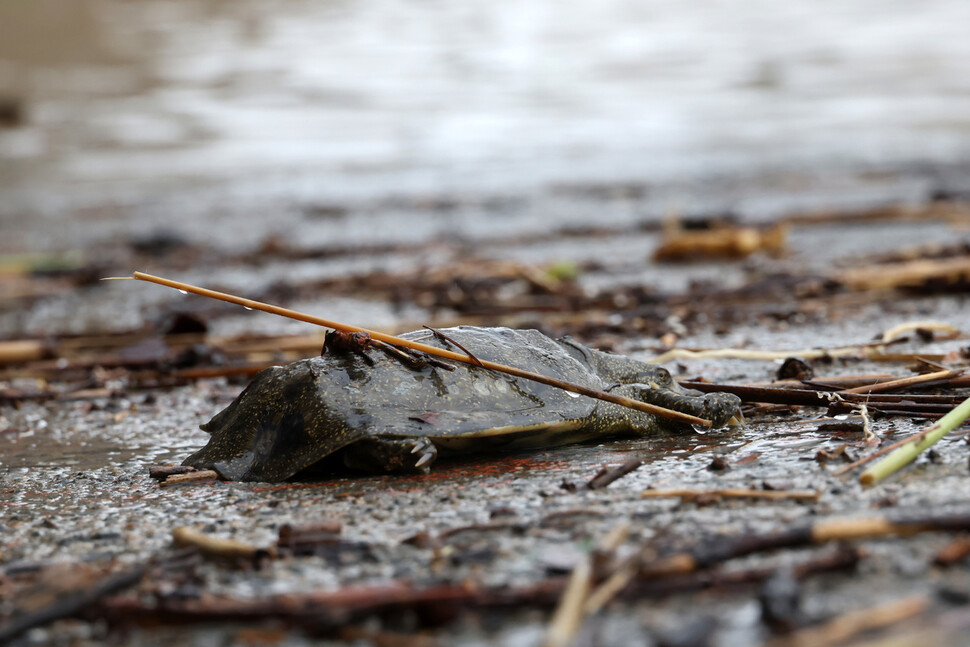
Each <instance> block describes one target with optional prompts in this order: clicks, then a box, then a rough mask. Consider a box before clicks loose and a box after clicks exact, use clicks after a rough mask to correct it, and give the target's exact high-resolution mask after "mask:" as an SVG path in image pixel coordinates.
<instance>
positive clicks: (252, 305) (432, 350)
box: [110, 272, 711, 427]
mask: <svg viewBox="0 0 970 647" xmlns="http://www.w3.org/2000/svg"><path fill="white" fill-rule="evenodd" d="M110 278H112V279H137V280H139V281H148V282H149V283H156V284H158V285H164V286H166V287H170V288H174V289H176V290H179V291H181V292H183V293H188V292H191V293H193V294H198V295H200V296H204V297H209V298H210V299H217V300H219V301H226V302H228V303H235V304H236V305H241V306H243V307H244V308H249V309H250V310H262V311H263V312H269V313H271V314H275V315H279V316H281V317H288V318H290V319H296V320H297V321H305V322H306V323H312V324H316V325H318V326H324V327H325V328H332V329H334V330H342V331H344V332H352V333H353V332H362V333H367V334H368V335H370V336H371V337H372V338H374V339H377V340H378V341H382V342H384V343H386V344H394V345H395V346H404V347H406V348H412V349H414V350H419V351H422V352H424V353H427V354H429V355H436V356H438V357H444V358H445V359H451V360H454V361H457V362H462V363H464V364H470V365H472V366H479V367H481V368H487V369H491V370H493V371H499V372H500V373H507V374H509V375H514V376H515V377H521V378H523V379H526V380H532V381H533V382H539V383H541V384H546V385H548V386H553V387H556V388H560V389H563V390H566V391H570V392H572V393H578V394H580V395H585V396H588V397H591V398H596V399H598V400H605V401H606V402H612V403H613V404H618V405H620V406H623V407H628V408H630V409H636V410H637V411H642V412H644V413H649V414H652V415H655V416H660V417H662V418H667V419H670V420H677V421H680V422H685V423H687V424H692V425H701V426H703V427H710V426H711V421H710V420H705V419H703V418H698V417H696V416H692V415H689V414H686V413H681V412H680V411H674V410H672V409H666V408H664V407H658V406H656V405H653V404H648V403H646V402H640V401H639V400H634V399H632V398H625V397H623V396H619V395H614V394H612V393H607V392H606V391H598V390H596V389H590V388H588V387H585V386H581V385H579V384H572V383H570V382H563V381H562V380H557V379H555V378H551V377H547V376H545V375H540V374H539V373H533V372H532V371H525V370H523V369H520V368H515V367H514V366H506V365H505V364H498V363H496V362H490V361H487V360H479V359H477V358H474V357H472V356H471V355H468V354H465V353H455V352H453V351H450V350H445V349H443V348H438V347H437V346H429V345H428V344H422V343H420V342H416V341H411V340H409V339H404V338H402V337H395V336H394V335H388V334H385V333H382V332H378V331H376V330H368V329H366V328H361V327H359V326H352V325H350V324H345V323H340V322H339V321H331V320H329V319H323V318H321V317H315V316H313V315H308V314H305V313H302V312H297V311H296V310H290V309H288V308H281V307H279V306H274V305H270V304H268V303H263V302H261V301H253V300H252V299H246V298H244V297H237V296H235V295H233V294H226V293H225V292H216V291H215V290H209V289H206V288H200V287H197V286H195V285H190V284H188V283H181V282H179V281H173V280H171V279H166V278H162V277H160V276H154V275H152V274H145V273H144V272H134V273H133V274H132V275H131V276H121V277H110Z"/></svg>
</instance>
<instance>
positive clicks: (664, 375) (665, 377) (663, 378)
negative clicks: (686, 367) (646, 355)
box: [653, 366, 672, 384]
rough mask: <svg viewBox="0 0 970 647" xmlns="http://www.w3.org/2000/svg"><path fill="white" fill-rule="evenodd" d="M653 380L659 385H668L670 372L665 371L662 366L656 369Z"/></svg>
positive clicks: (670, 379)
mask: <svg viewBox="0 0 970 647" xmlns="http://www.w3.org/2000/svg"><path fill="white" fill-rule="evenodd" d="M653 379H654V380H655V381H657V382H659V383H660V384H670V383H671V381H672V378H671V377H670V371H668V370H667V369H665V368H664V367H663V366H658V367H657V372H656V373H655V374H654V377H653Z"/></svg>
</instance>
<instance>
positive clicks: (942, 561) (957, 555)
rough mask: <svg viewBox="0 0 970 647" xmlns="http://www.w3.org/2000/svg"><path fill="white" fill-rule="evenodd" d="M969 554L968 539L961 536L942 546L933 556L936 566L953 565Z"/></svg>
mask: <svg viewBox="0 0 970 647" xmlns="http://www.w3.org/2000/svg"><path fill="white" fill-rule="evenodd" d="M968 556H970V539H967V538H965V537H962V538H960V539H956V540H954V541H952V542H950V543H949V544H947V545H946V546H944V547H943V549H942V550H940V552H938V553H937V554H936V557H934V558H933V563H934V564H936V565H937V566H953V565H954V564H958V563H960V562H962V561H963V560H965V559H966V558H967V557H968Z"/></svg>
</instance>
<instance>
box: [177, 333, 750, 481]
mask: <svg viewBox="0 0 970 647" xmlns="http://www.w3.org/2000/svg"><path fill="white" fill-rule="evenodd" d="M442 333H443V334H444V336H445V337H439V336H436V335H435V334H434V333H432V332H431V331H428V330H422V331H417V332H412V333H408V334H406V335H403V337H405V338H407V339H411V340H415V341H417V340H420V341H422V342H424V343H427V344H431V345H435V346H438V347H441V348H448V349H449V350H455V351H458V349H457V348H455V347H454V345H453V343H452V342H454V343H456V344H460V345H461V346H462V347H463V348H464V349H467V352H469V353H471V354H472V355H474V356H476V357H478V358H480V359H487V360H491V361H493V362H498V363H502V364H507V365H512V366H515V367H518V368H523V369H528V370H531V371H534V372H536V373H542V374H544V375H547V376H549V377H553V378H557V379H560V380H564V381H566V382H572V383H575V384H580V385H583V386H587V387H590V388H594V389H598V390H604V391H610V392H612V393H616V394H619V395H623V396H626V397H630V398H635V399H638V400H642V401H645V402H649V403H652V404H657V405H660V406H664V407H668V408H671V409H676V410H679V411H682V412H684V413H690V414H692V415H696V416H699V417H703V418H707V419H709V420H712V421H713V423H714V425H715V426H721V425H723V424H724V423H725V422H727V421H728V420H729V419H730V418H731V417H732V416H734V415H735V414H736V413H737V412H738V407H739V404H740V400H739V399H738V398H737V396H734V395H730V394H727V393H710V394H707V395H702V394H700V393H698V392H696V391H689V390H685V389H683V388H681V387H680V386H679V385H678V384H677V383H676V382H674V381H673V380H672V379H671V377H670V373H668V372H667V370H666V369H664V368H662V367H660V366H656V365H653V364H646V363H644V362H639V361H636V360H633V359H629V358H627V357H623V356H621V355H612V354H609V353H604V352H602V351H598V350H594V349H591V348H587V347H585V346H583V345H581V344H578V343H576V342H575V341H573V340H571V339H569V338H564V339H559V340H554V339H551V338H549V337H547V336H546V335H543V334H542V333H540V332H539V331H537V330H512V329H509V328H478V327H472V326H460V327H457V328H449V329H446V330H444V331H442ZM202 429H203V430H205V431H208V432H209V433H210V434H211V438H210V439H209V443H208V444H207V445H206V446H205V447H203V448H202V449H200V450H199V451H198V452H196V453H195V454H192V455H191V456H189V457H188V458H187V459H186V460H185V462H184V463H183V464H184V465H189V466H192V467H197V468H200V469H213V470H216V471H217V472H219V474H220V475H222V476H223V477H224V478H227V479H231V480H239V481H282V480H285V479H288V478H290V477H292V476H294V475H296V474H298V473H300V472H304V471H306V470H308V469H309V468H313V467H314V466H315V465H318V464H320V463H321V461H323V459H327V458H328V457H333V458H337V459H340V460H342V462H343V464H344V465H346V466H348V467H351V468H357V469H365V470H368V471H372V472H393V471H414V470H416V469H417V470H420V471H427V469H428V466H429V465H430V464H431V462H432V461H433V460H434V459H435V457H436V456H437V455H438V454H439V453H440V454H442V455H451V454H458V453H471V452H482V451H487V450H495V449H518V448H525V447H540V446H555V445H562V444H566V443H574V442H581V441H585V440H590V439H593V438H601V437H604V436H612V435H645V434H651V433H655V432H659V431H662V430H675V431H676V430H685V429H687V430H689V427H688V426H687V425H685V424H683V423H674V422H671V421H669V420H666V419H660V418H657V417H655V416H653V415H650V414H647V413H642V412H640V411H635V410H633V409H629V408H626V407H622V406H620V405H616V404H612V403H609V402H604V401H601V400H596V399H593V398H589V397H585V396H579V395H576V394H573V393H570V392H567V391H564V390H562V389H558V388H554V387H551V386H546V385H544V384H540V383H538V382H534V381H531V380H525V379H520V378H517V377H513V376H511V375H507V374H505V373H499V372H496V371H491V370H486V369H483V368H478V367H474V366H469V365H463V364H460V365H457V366H455V367H454V370H451V371H449V370H445V369H444V367H441V366H435V365H433V364H428V365H425V366H423V367H421V368H415V367H414V366H413V365H409V364H408V363H406V362H402V361H401V359H400V358H397V357H394V356H392V355H391V354H387V353H384V352H381V351H380V350H378V349H376V348H368V349H367V351H366V354H365V353H355V352H341V353H336V352H328V353H324V354H323V356H321V357H314V358H312V359H305V360H301V361H298V362H294V363H292V364H289V365H286V366H277V367H273V368H268V369H266V370H264V371H262V372H261V373H259V374H258V375H257V376H256V377H255V378H254V379H253V381H252V383H250V385H249V386H248V387H246V389H245V390H244V391H243V392H242V393H241V394H239V397H237V398H236V399H235V400H234V401H233V402H232V403H231V404H230V405H229V406H228V407H226V408H225V409H224V410H223V411H221V412H220V413H218V414H216V416H215V417H214V418H212V420H210V421H209V422H208V423H206V424H204V425H202Z"/></svg>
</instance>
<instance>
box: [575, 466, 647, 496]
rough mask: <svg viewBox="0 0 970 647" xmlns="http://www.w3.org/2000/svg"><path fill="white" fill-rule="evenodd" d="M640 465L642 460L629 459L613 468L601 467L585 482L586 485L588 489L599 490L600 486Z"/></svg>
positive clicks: (604, 485) (602, 486) (603, 486)
mask: <svg viewBox="0 0 970 647" xmlns="http://www.w3.org/2000/svg"><path fill="white" fill-rule="evenodd" d="M641 465H643V461H641V460H631V461H627V462H625V463H623V464H622V465H618V466H617V467H614V468H607V467H604V468H603V469H601V470H600V471H599V472H597V473H596V476H594V477H593V478H591V479H590V480H589V482H588V483H587V484H586V487H587V488H589V489H590V490H600V489H602V488H605V487H606V486H607V485H609V484H610V483H612V482H613V481H615V480H617V479H618V478H620V477H623V476H626V475H627V474H629V473H630V472H632V471H633V470H635V469H637V468H638V467H640V466H641Z"/></svg>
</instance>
